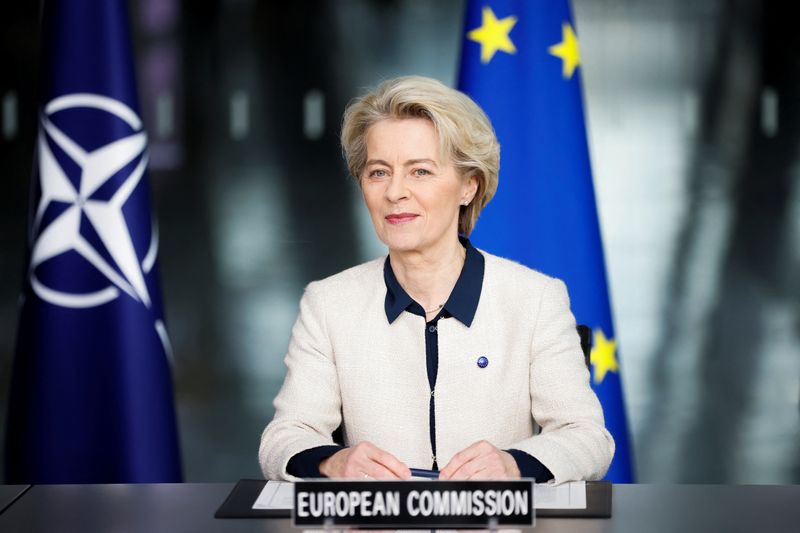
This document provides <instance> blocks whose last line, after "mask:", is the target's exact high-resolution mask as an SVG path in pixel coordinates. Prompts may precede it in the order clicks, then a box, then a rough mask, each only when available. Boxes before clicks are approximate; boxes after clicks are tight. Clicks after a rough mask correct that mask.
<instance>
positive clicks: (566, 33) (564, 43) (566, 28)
mask: <svg viewBox="0 0 800 533" xmlns="http://www.w3.org/2000/svg"><path fill="white" fill-rule="evenodd" d="M547 51H548V52H550V53H551V54H552V55H554V56H556V57H560V58H561V60H562V61H563V69H562V72H563V74H564V78H565V79H569V78H571V77H572V73H573V72H575V69H576V68H578V65H580V64H581V50H580V48H579V47H578V38H577V37H575V32H574V31H573V30H572V26H571V25H570V23H569V22H565V23H564V24H562V25H561V42H560V43H558V44H554V45H553V46H551V47H550V48H548V49H547Z"/></svg>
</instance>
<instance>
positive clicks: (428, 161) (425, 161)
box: [405, 158, 439, 167]
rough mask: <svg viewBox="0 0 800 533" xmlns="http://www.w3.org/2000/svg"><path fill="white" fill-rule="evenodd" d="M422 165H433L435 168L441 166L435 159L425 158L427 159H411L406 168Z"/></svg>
mask: <svg viewBox="0 0 800 533" xmlns="http://www.w3.org/2000/svg"><path fill="white" fill-rule="evenodd" d="M420 163H428V164H431V165H433V166H435V167H438V166H439V165H437V164H436V161H434V160H433V159H427V158H425V159H409V160H408V161H406V163H405V166H407V167H408V166H411V165H418V164H420Z"/></svg>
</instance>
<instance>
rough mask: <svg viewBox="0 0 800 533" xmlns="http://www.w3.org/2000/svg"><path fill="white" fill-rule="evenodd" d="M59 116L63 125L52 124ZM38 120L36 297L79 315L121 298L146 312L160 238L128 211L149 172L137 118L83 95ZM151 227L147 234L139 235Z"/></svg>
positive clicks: (60, 100) (55, 105)
mask: <svg viewBox="0 0 800 533" xmlns="http://www.w3.org/2000/svg"><path fill="white" fill-rule="evenodd" d="M58 113H63V115H61V116H62V117H63V118H64V120H61V121H59V120H56V117H55V116H56V114H58ZM67 119H70V120H67ZM40 120H41V125H40V129H39V138H38V159H39V161H38V163H39V183H40V189H41V191H40V193H41V196H40V198H39V202H38V206H37V209H36V213H35V214H34V216H33V220H32V226H31V238H32V240H33V242H32V244H31V260H30V271H29V277H30V283H31V287H32V289H33V291H34V292H35V293H36V295H37V296H39V298H41V299H42V300H44V301H46V302H49V303H51V304H53V305H57V306H61V307H68V308H79V309H80V308H89V307H95V306H99V305H103V304H105V303H108V302H110V301H112V300H114V299H116V298H118V297H120V296H121V294H122V293H125V294H126V295H127V296H129V297H130V298H133V299H134V300H135V301H137V302H140V303H141V304H143V305H144V306H146V307H147V308H148V309H150V308H151V306H152V301H151V295H150V293H149V291H148V289H147V283H146V281H145V276H146V275H147V274H148V273H149V272H150V271H151V269H152V268H153V265H154V264H155V261H156V255H157V253H158V236H157V233H156V231H155V224H148V223H147V222H149V220H147V221H143V220H141V218H142V217H141V215H139V214H138V213H136V210H135V209H129V212H127V213H126V209H125V207H126V202H128V200H129V199H130V198H131V196H132V195H133V193H134V191H135V190H136V188H137V186H138V185H139V182H140V181H141V180H142V176H143V175H144V172H145V168H146V167H147V153H146V147H147V134H146V133H145V132H144V131H143V129H142V121H141V119H140V118H139V116H138V115H137V114H136V113H135V112H134V111H133V110H132V109H131V108H130V107H128V106H127V105H125V104H123V103H122V102H120V101H118V100H114V99H112V98H108V97H106V96H101V95H96V94H83V93H80V94H69V95H65V96H60V97H57V98H55V99H53V100H51V101H50V102H49V103H48V104H47V105H46V106H45V108H44V112H43V113H42V115H41V118H40ZM57 124H58V125H57ZM106 132H113V137H114V139H113V140H111V141H110V142H108V137H109V136H110V135H109V136H103V137H100V136H99V134H100V133H106ZM134 207H135V206H134ZM139 211H142V210H139ZM126 215H127V216H126ZM137 215H138V216H137ZM146 216H147V217H149V213H147V214H146ZM148 226H150V227H152V228H153V229H152V230H151V231H148V232H147V233H149V234H148V235H144V236H140V235H138V234H137V233H136V230H138V231H139V232H140V233H141V231H142V229H141V228H146V227H148ZM132 229H133V230H134V231H133V232H132ZM145 231H146V230H145ZM137 239H138V240H137ZM148 239H149V245H148V244H147V240H148ZM142 240H144V241H145V242H144V243H142V242H141V241H142ZM136 244H138V245H139V246H138V248H139V249H140V253H139V254H137V246H136ZM140 255H141V256H143V257H141V259H140ZM59 262H60V264H61V266H56V265H58V264H59ZM65 265H68V267H65ZM158 322H161V321H160V320H159V321H157V324H156V329H159V324H158ZM161 327H162V329H163V325H162V326H161ZM160 333H161V332H160Z"/></svg>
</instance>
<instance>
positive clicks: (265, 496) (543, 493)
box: [253, 481, 586, 509]
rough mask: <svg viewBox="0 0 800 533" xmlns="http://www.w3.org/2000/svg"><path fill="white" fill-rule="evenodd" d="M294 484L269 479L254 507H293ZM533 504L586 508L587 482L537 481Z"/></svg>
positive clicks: (552, 507) (560, 507) (555, 507)
mask: <svg viewBox="0 0 800 533" xmlns="http://www.w3.org/2000/svg"><path fill="white" fill-rule="evenodd" d="M292 505H294V485H293V484H292V483H290V482H288V481H267V484H266V485H264V488H263V489H262V490H261V494H259V495H258V498H256V501H255V503H254V504H253V509H291V508H292ZM533 505H534V507H535V508H537V509H586V482H585V481H572V482H570V483H563V484H561V485H547V484H544V483H541V484H540V483H537V484H536V485H534V486H533Z"/></svg>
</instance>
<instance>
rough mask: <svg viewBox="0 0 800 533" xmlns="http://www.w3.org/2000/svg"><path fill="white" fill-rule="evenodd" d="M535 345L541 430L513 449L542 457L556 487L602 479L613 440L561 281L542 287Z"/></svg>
mask: <svg viewBox="0 0 800 533" xmlns="http://www.w3.org/2000/svg"><path fill="white" fill-rule="evenodd" d="M531 344H532V345H531V364H530V393H531V413H532V415H533V418H534V420H535V421H536V422H537V423H538V424H539V426H541V428H542V432H541V433H540V434H539V435H535V436H533V437H530V438H528V439H525V440H523V441H521V442H518V443H515V444H513V445H511V446H509V448H513V449H517V450H522V451H524V452H525V453H528V454H529V455H531V456H533V457H535V458H536V459H538V460H539V461H540V462H541V463H542V464H543V465H544V466H545V467H546V468H547V469H548V470H550V472H552V474H553V477H554V482H555V483H563V482H566V481H575V480H582V479H585V480H592V479H600V478H602V477H603V475H604V474H605V473H606V471H607V470H608V466H609V464H611V458H612V457H613V456H614V439H613V438H612V437H611V434H610V433H609V432H608V431H607V430H606V428H605V422H604V419H603V409H602V407H601V406H600V402H599V400H598V399H597V396H596V395H595V393H594V391H593V390H592V389H591V387H590V386H589V371H588V369H587V368H586V364H585V362H584V358H583V353H582V351H581V348H580V340H579V337H578V333H577V331H576V325H575V318H574V317H573V315H572V313H571V312H570V309H569V296H568V295H567V289H566V286H565V285H564V283H562V282H561V281H559V280H555V279H553V280H550V281H549V282H548V284H547V285H546V287H545V289H544V292H543V294H542V299H541V301H540V308H539V313H538V317H537V318H536V322H535V327H534V332H533V338H532V343H531Z"/></svg>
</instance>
